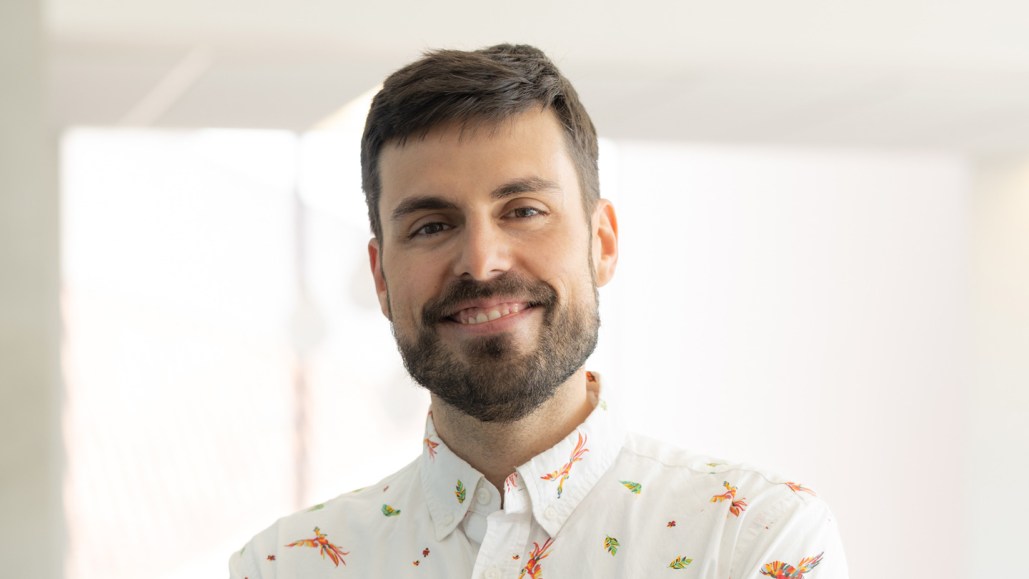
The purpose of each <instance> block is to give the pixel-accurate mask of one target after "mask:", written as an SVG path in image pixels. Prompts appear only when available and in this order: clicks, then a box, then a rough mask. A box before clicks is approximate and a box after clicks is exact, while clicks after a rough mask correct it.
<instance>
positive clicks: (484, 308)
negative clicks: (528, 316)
mask: <svg viewBox="0 0 1029 579" xmlns="http://www.w3.org/2000/svg"><path fill="white" fill-rule="evenodd" d="M530 307H532V304H530V303H529V302H519V301H509V302H500V303H495V304H482V305H474V306H470V307H465V308H463V309H461V310H458V311H457V312H455V313H454V314H452V315H450V316H447V319H449V320H451V321H454V322H457V323H459V324H462V325H479V324H485V323H487V322H492V321H494V320H498V319H500V318H503V317H505V316H510V315H513V314H517V313H518V312H521V311H524V310H526V309H528V308H530Z"/></svg>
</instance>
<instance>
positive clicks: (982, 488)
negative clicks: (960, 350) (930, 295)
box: [963, 155, 1029, 577]
mask: <svg viewBox="0 0 1029 579" xmlns="http://www.w3.org/2000/svg"><path fill="white" fill-rule="evenodd" d="M971 199H972V206H971V208H970V209H971V211H970V215H971V233H972V236H971V238H972V247H971V257H972V296H973V319H974V320H975V328H974V334H973V335H974V339H975V342H974V351H973V366H972V368H973V374H972V379H971V380H970V388H969V391H968V399H967V403H968V414H967V415H968V416H969V422H968V432H967V435H966V438H965V440H966V445H967V448H966V456H967V457H968V464H966V465H964V469H963V472H964V473H965V482H966V485H967V488H966V492H965V505H966V508H967V509H968V513H967V519H966V520H967V521H968V527H967V530H966V540H967V541H968V547H969V549H968V551H969V553H968V554H969V556H968V558H967V560H968V568H967V569H966V573H965V576H966V577H1012V576H1015V575H1016V574H1017V573H1018V572H1020V571H1022V570H1023V569H1024V567H1025V564H1024V551H1025V538H1026V533H1025V523H1024V522H1025V520H1026V519H1027V518H1029V503H1026V501H1024V500H1022V499H1021V498H1020V497H1021V495H1022V494H1023V493H1024V488H1025V485H1026V481H1027V480H1029V426H1027V425H1029V155H1027V156H1022V157H1021V158H1008V159H990V160H986V161H982V162H980V163H979V170H978V173H977V177H976V181H975V184H974V191H973V195H972V197H971Z"/></svg>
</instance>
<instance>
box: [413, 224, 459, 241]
mask: <svg viewBox="0 0 1029 579" xmlns="http://www.w3.org/2000/svg"><path fill="white" fill-rule="evenodd" d="M448 229H450V226H449V225H447V224H446V223H439V222H434V223H426V224H425V225H423V226H421V227H419V228H418V229H415V230H414V233H412V234H411V237H412V238H415V237H431V236H433V235H436V234H437V233H443V232H444V231H446V230H448Z"/></svg>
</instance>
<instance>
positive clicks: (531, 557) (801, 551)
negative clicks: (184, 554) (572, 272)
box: [230, 384, 847, 579]
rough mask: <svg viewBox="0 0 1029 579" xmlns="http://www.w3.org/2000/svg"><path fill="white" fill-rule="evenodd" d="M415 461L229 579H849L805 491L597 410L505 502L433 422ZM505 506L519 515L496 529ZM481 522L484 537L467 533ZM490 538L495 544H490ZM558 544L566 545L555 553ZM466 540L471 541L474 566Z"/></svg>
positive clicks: (264, 538) (336, 505)
mask: <svg viewBox="0 0 1029 579" xmlns="http://www.w3.org/2000/svg"><path fill="white" fill-rule="evenodd" d="M594 386H597V385H596V384H594ZM597 394H598V395H597V397H596V400H600V398H599V393H597ZM420 450H421V453H420V456H419V457H418V459H417V460H416V461H415V462H414V463H412V464H411V465H409V467H408V468H405V469H404V470H401V471H400V472H398V473H396V474H394V475H391V476H389V477H387V478H386V479H383V480H382V481H381V482H378V483H377V484H372V485H370V486H368V487H367V488H365V489H364V490H359V491H354V492H352V493H347V494H344V495H341V496H340V497H338V498H336V499H332V500H329V501H326V502H325V503H321V504H319V505H316V506H314V507H312V508H311V509H309V510H308V511H302V512H298V513H296V514H294V515H292V516H289V517H285V518H284V519H282V520H280V521H279V522H277V523H276V524H275V525H273V526H272V527H270V528H269V529H267V531H266V532H264V533H261V534H260V535H258V536H257V537H255V538H254V540H253V542H251V543H250V544H249V546H248V547H247V548H246V549H244V550H242V551H239V552H237V553H235V554H234V555H233V558H232V561H231V562H230V577H231V578H232V579H244V578H248V579H274V578H276V577H278V578H279V579H282V578H284V577H303V578H304V579H338V578H342V579H345V578H346V577H349V576H354V577H358V576H374V577H390V578H394V577H395V578H397V579H449V578H450V577H473V576H474V577H479V576H483V575H484V576H490V575H492V572H491V570H498V571H500V576H502V577H511V578H512V579H513V578H514V577H520V578H521V579H560V578H561V577H581V576H589V577H590V578H591V579H616V578H617V579H622V578H623V577H636V576H640V577H651V576H659V575H662V574H673V575H675V576H677V577H683V578H684V579H690V578H695V579H724V577H725V574H724V570H727V569H731V570H732V571H731V572H732V573H733V577H736V578H737V579H759V578H760V579H764V578H766V577H773V578H776V579H847V571H846V560H845V557H844V556H843V552H842V548H841V546H840V543H839V537H838V533H837V531H836V527H835V522H834V519H833V517H832V514H831V512H829V511H828V509H827V508H826V507H825V504H824V502H823V501H822V500H821V499H819V498H818V497H817V496H815V494H814V492H813V491H811V490H810V489H808V488H807V487H805V486H803V485H801V484H800V483H797V482H793V481H792V480H787V479H780V478H776V477H774V476H772V475H770V474H768V473H764V472H762V471H759V470H756V469H753V468H750V467H745V466H742V465H737V464H733V463H727V462H722V461H717V460H713V459H711V458H709V457H706V456H701V455H695V454H692V453H688V452H686V451H682V450H681V449H676V448H673V447H671V446H669V445H665V444H662V443H660V442H659V441H655V440H653V439H646V437H636V436H634V435H629V436H626V434H625V433H624V431H621V430H620V429H619V428H618V427H617V419H616V417H614V415H613V413H612V412H604V411H603V410H602V406H600V404H599V402H598V405H597V408H596V410H595V411H594V412H593V413H592V414H591V415H590V417H589V418H588V419H587V421H586V422H584V423H583V424H582V425H580V426H579V427H578V428H577V429H576V430H574V431H573V432H572V433H569V434H568V436H567V437H566V438H565V439H564V440H563V441H562V442H560V443H558V444H557V445H554V446H553V447H551V448H550V449H548V450H546V451H544V452H543V453H541V454H539V455H537V456H536V457H534V458H533V459H532V460H531V461H529V462H527V463H525V464H522V465H520V466H518V468H517V470H516V471H515V472H513V473H512V474H511V475H510V477H508V478H507V480H505V481H504V484H503V485H501V486H502V488H503V489H504V497H503V498H504V500H503V502H501V503H499V504H498V502H496V501H494V502H492V503H490V504H483V503H482V502H480V501H479V500H471V501H469V500H468V498H469V497H468V492H469V491H471V492H472V493H473V494H475V491H476V489H477V488H478V487H479V486H483V485H485V484H487V482H486V481H485V479H484V478H483V477H482V475H481V473H479V472H478V471H476V470H475V469H474V468H473V467H472V466H471V465H469V464H468V463H467V462H465V461H463V460H462V459H461V458H460V457H459V456H457V455H456V454H454V453H453V452H448V450H447V445H446V442H444V441H443V440H442V439H440V438H439V436H438V435H437V433H436V430H435V428H434V426H433V425H432V423H431V418H429V419H427V424H426V430H425V433H424V435H423V444H422V445H421V448H420ZM558 466H560V468H557V467H558ZM465 481H467V482H465ZM533 481H535V482H533ZM551 483H553V486H551ZM566 486H567V490H568V491H569V492H567V493H565V492H564V491H565V490H566V488H565V487H566ZM643 487H646V490H647V493H643V492H642V491H643V490H644V488H643ZM744 497H746V498H744ZM473 498H475V499H478V495H477V494H476V496H475V497H473ZM387 501H388V502H387ZM469 503H471V506H469ZM714 505H717V506H714ZM499 509H503V510H509V512H510V514H515V513H522V514H521V515H516V516H515V517H511V518H510V519H509V520H508V521H507V522H505V523H504V525H502V526H500V527H494V526H493V520H498V519H496V518H493V519H490V518H489V517H490V516H491V514H492V513H493V512H496V511H497V510H499ZM475 517H480V518H485V519H487V523H486V525H480V524H476V525H470V524H468V522H469V521H472V520H473V519H474V518H475ZM480 520H482V519H480ZM312 528H313V529H314V534H313V535H312V534H311V532H310V530H311V529H312ZM305 529H306V530H305ZM323 529H325V530H324V531H323ZM487 531H488V533H489V536H490V537H493V538H494V539H493V540H487V541H483V537H484V536H485V535H486V533H487ZM558 533H560V534H558ZM715 536H720V537H729V538H730V539H729V540H732V541H734V542H737V543H738V544H736V545H734V546H732V547H730V548H725V549H722V548H720V547H719V548H713V547H711V545H710V544H709V543H710V541H708V542H705V540H706V539H707V538H709V537H715ZM501 537H502V539H501V540H499V541H497V540H495V539H496V538H501ZM554 537H557V538H561V537H564V538H562V539H561V541H557V542H559V543H561V544H560V545H558V546H557V547H556V548H555V547H554V545H555V541H556V539H555V538H554ZM740 537H749V540H748V542H747V543H743V542H741V541H739V538H740ZM455 538H456V540H454V539H455ZM293 539H298V540H295V541H294V540H293ZM290 541H292V542H290ZM468 541H475V542H476V543H478V544H480V549H479V550H478V553H477V554H476V553H475V552H472V553H469V552H468V551H467V550H466V549H465V548H464V547H463V546H465V545H467V544H468ZM287 543H288V544H287ZM705 545H706V546H705ZM719 545H721V543H719ZM344 547H345V548H346V550H344ZM315 550H317V551H315ZM315 552H317V553H318V555H319V556H318V557H315V556H313V555H314V554H315ZM430 552H431V553H432V555H431V558H430V555H429V553H430ZM351 553H354V554H355V555H352V554H351ZM816 553H817V554H818V555H815V556H812V555H814V554H816ZM329 563H331V564H329Z"/></svg>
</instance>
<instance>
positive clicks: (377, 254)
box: [368, 237, 393, 321]
mask: <svg viewBox="0 0 1029 579" xmlns="http://www.w3.org/2000/svg"><path fill="white" fill-rule="evenodd" d="M368 264H369V265H370V266H371V268H372V278H373V279H374V280H375V293H376V294H378V296H379V307H380V308H382V315H384V316H386V319H388V320H390V321H393V318H391V317H390V315H389V292H388V291H387V289H386V278H385V277H384V276H383V275H382V248H381V247H380V245H379V240H378V239H376V238H374V237H373V238H371V240H370V241H368Z"/></svg>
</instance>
